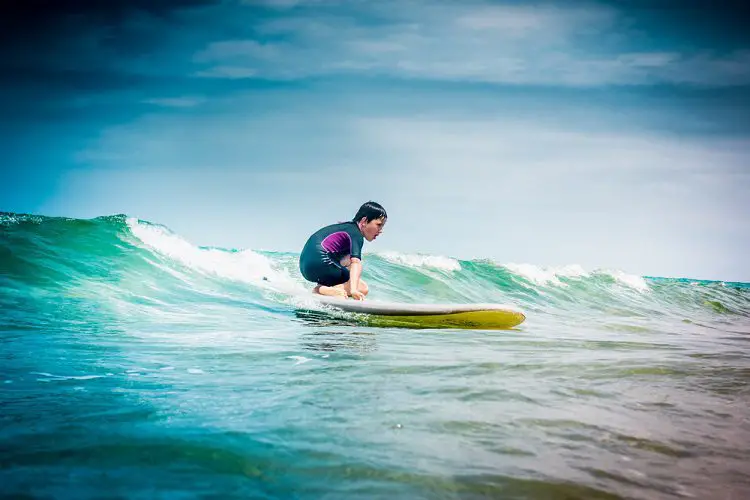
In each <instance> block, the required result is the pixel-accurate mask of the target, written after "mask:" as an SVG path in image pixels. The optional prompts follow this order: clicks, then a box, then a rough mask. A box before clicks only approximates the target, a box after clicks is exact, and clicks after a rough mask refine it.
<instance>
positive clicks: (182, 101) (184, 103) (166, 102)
mask: <svg viewBox="0 0 750 500" xmlns="http://www.w3.org/2000/svg"><path fill="white" fill-rule="evenodd" d="M143 102H144V103H145V104H153V105H155V106H162V107H165V108H192V107H195V106H198V105H199V104H201V103H202V102H205V99H204V98H201V97H162V98H155V99H145V100H144V101H143Z"/></svg>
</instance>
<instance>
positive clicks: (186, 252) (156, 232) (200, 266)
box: [127, 218, 299, 288]
mask: <svg viewBox="0 0 750 500" xmlns="http://www.w3.org/2000/svg"><path fill="white" fill-rule="evenodd" d="M127 225H128V227H129V228H130V231H131V232H132V233H133V235H134V236H135V237H136V238H138V239H139V240H140V241H141V242H142V243H143V244H144V245H146V246H147V247H148V248H150V249H152V250H154V251H156V252H158V253H160V254H162V255H164V256H166V257H169V258H171V259H173V260H176V261H178V262H180V263H182V264H184V265H186V266H188V267H190V268H191V269H193V270H197V271H201V272H203V273H206V274H213V275H215V276H219V277H221V278H226V279H230V280H234V281H241V282H246V283H252V284H254V285H261V286H262V285H263V284H264V283H266V280H268V283H271V282H273V283H275V284H276V285H280V284H283V285H284V286H286V287H287V288H289V287H294V285H295V284H296V282H294V280H293V279H292V278H291V277H290V276H289V275H288V274H287V273H285V272H283V271H279V270H276V269H274V268H273V266H272V263H271V260H270V259H268V258H267V257H265V256H263V255H260V254H258V253H256V252H253V251H252V250H242V251H237V252H230V251H227V250H220V249H214V248H200V247H197V246H195V245H193V244H191V243H190V242H188V241H186V240H185V239H183V238H182V237H180V236H179V235H177V234H174V233H172V232H170V231H169V230H168V229H166V228H164V227H161V226H156V225H152V224H147V223H143V222H140V221H138V220H137V219H135V218H128V219H127ZM264 278H265V280H264ZM297 286H299V285H298V284H297Z"/></svg>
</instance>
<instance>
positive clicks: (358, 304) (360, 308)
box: [310, 295, 523, 316]
mask: <svg viewBox="0 0 750 500" xmlns="http://www.w3.org/2000/svg"><path fill="white" fill-rule="evenodd" d="M310 298H311V299H312V300H313V301H315V302H320V303H322V304H326V305H329V306H331V307H335V308H337V309H341V310H342V311H347V312H354V313H364V314H377V315H381V316H430V315H437V314H456V313H462V312H473V311H506V312H512V313H521V314H523V311H521V310H520V309H518V308H517V307H514V306H512V305H508V304H492V303H489V304H408V303H403V302H379V301H373V300H354V299H344V298H341V297H326V296H323V295H314V296H313V297H310Z"/></svg>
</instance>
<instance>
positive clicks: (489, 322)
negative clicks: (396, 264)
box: [312, 295, 526, 330]
mask: <svg viewBox="0 0 750 500" xmlns="http://www.w3.org/2000/svg"><path fill="white" fill-rule="evenodd" d="M312 298H313V300H314V301H316V302H319V303H322V304H325V305H326V306H330V307H332V308H334V309H336V310H340V311H346V312H350V313H355V314H357V316H358V319H360V320H361V321H362V322H364V323H365V324H368V325H371V326H386V327H387V326H391V327H401V328H464V329H473V330H504V329H508V328H513V327H515V326H518V325H520V324H521V323H523V322H524V321H525V320H526V315H525V314H524V313H523V311H521V310H520V309H518V308H516V307H513V306H510V305H506V304H406V303H399V302H378V301H369V300H364V301H359V300H354V299H344V298H340V297H325V296H321V295H314V296H313V297H312Z"/></svg>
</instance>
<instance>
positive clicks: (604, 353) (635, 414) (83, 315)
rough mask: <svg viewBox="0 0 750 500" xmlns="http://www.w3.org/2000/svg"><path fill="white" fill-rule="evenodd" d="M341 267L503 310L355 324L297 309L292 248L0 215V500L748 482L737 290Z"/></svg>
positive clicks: (745, 373) (713, 487)
mask: <svg viewBox="0 0 750 500" xmlns="http://www.w3.org/2000/svg"><path fill="white" fill-rule="evenodd" d="M363 277H364V279H366V280H367V281H368V282H369V283H370V286H371V288H372V290H373V291H372V294H371V296H370V299H372V300H398V301H406V302H502V303H509V304H513V305H516V306H518V307H520V308H522V309H523V310H524V311H525V312H526V313H527V317H528V319H527V321H526V322H525V323H523V324H522V325H520V326H519V327H517V328H515V329H512V330H507V331H472V330H461V331H458V330H456V331H454V330H414V329H396V328H373V327H369V326H366V325H365V324H362V323H360V322H359V321H358V319H357V318H356V317H354V316H343V317H341V316H339V317H333V316H327V315H325V314H310V313H304V312H302V310H301V309H303V308H307V307H309V304H307V302H306V301H305V299H304V298H299V296H296V295H294V294H289V293H287V292H295V291H304V290H305V289H306V288H309V286H308V285H306V284H305V283H304V282H303V280H302V279H301V277H300V276H299V272H298V271H297V255H295V254H291V253H278V252H267V251H266V252H261V251H252V250H244V251H233V250H225V249H218V248H200V247H197V246H195V245H193V244H191V243H190V242H188V241H186V240H184V239H183V238H181V237H180V236H179V235H177V234H174V233H173V232H171V231H170V230H169V229H168V228H165V227H162V226H160V225H158V224H152V223H149V222H145V221H138V220H135V219H132V218H128V217H125V216H109V217H101V218H96V219H92V220H74V219H64V218H46V217H41V216H27V215H18V214H9V213H0V357H1V359H2V363H1V364H0V389H2V392H0V410H1V411H0V464H1V465H2V467H0V496H2V497H11V498H76V499H78V498H300V499H303V498H304V499H307V498H327V499H328V498H330V499H338V498H347V499H348V498H409V499H412V498H425V499H428V498H429V499H431V498H446V499H475V498H477V499H478V498H530V499H531V498H533V499H556V498H564V499H574V498H581V499H589V498H592V499H610V498H643V499H652V498H712V499H713V498H722V499H725V498H727V499H728V498H734V499H739V498H750V466H749V465H748V464H750V404H749V403H750V390H749V389H748V383H749V382H750V350H749V348H750V342H748V341H750V285H748V284H746V283H725V282H708V281H698V280H692V279H687V278H680V279H674V278H672V279H667V278H653V277H642V276H634V275H630V274H627V273H625V272H622V271H619V270H586V269H583V268H581V267H580V266H577V265H571V266H567V267H560V268H554V269H547V268H542V267H539V266H534V265H533V264H507V263H497V262H493V261H492V260H489V259H487V260H476V261H462V260H457V259H454V258H449V257H444V256H434V255H404V254H396V253H369V254H365V272H364V276H363ZM264 278H265V279H264ZM303 297H304V295H303Z"/></svg>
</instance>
